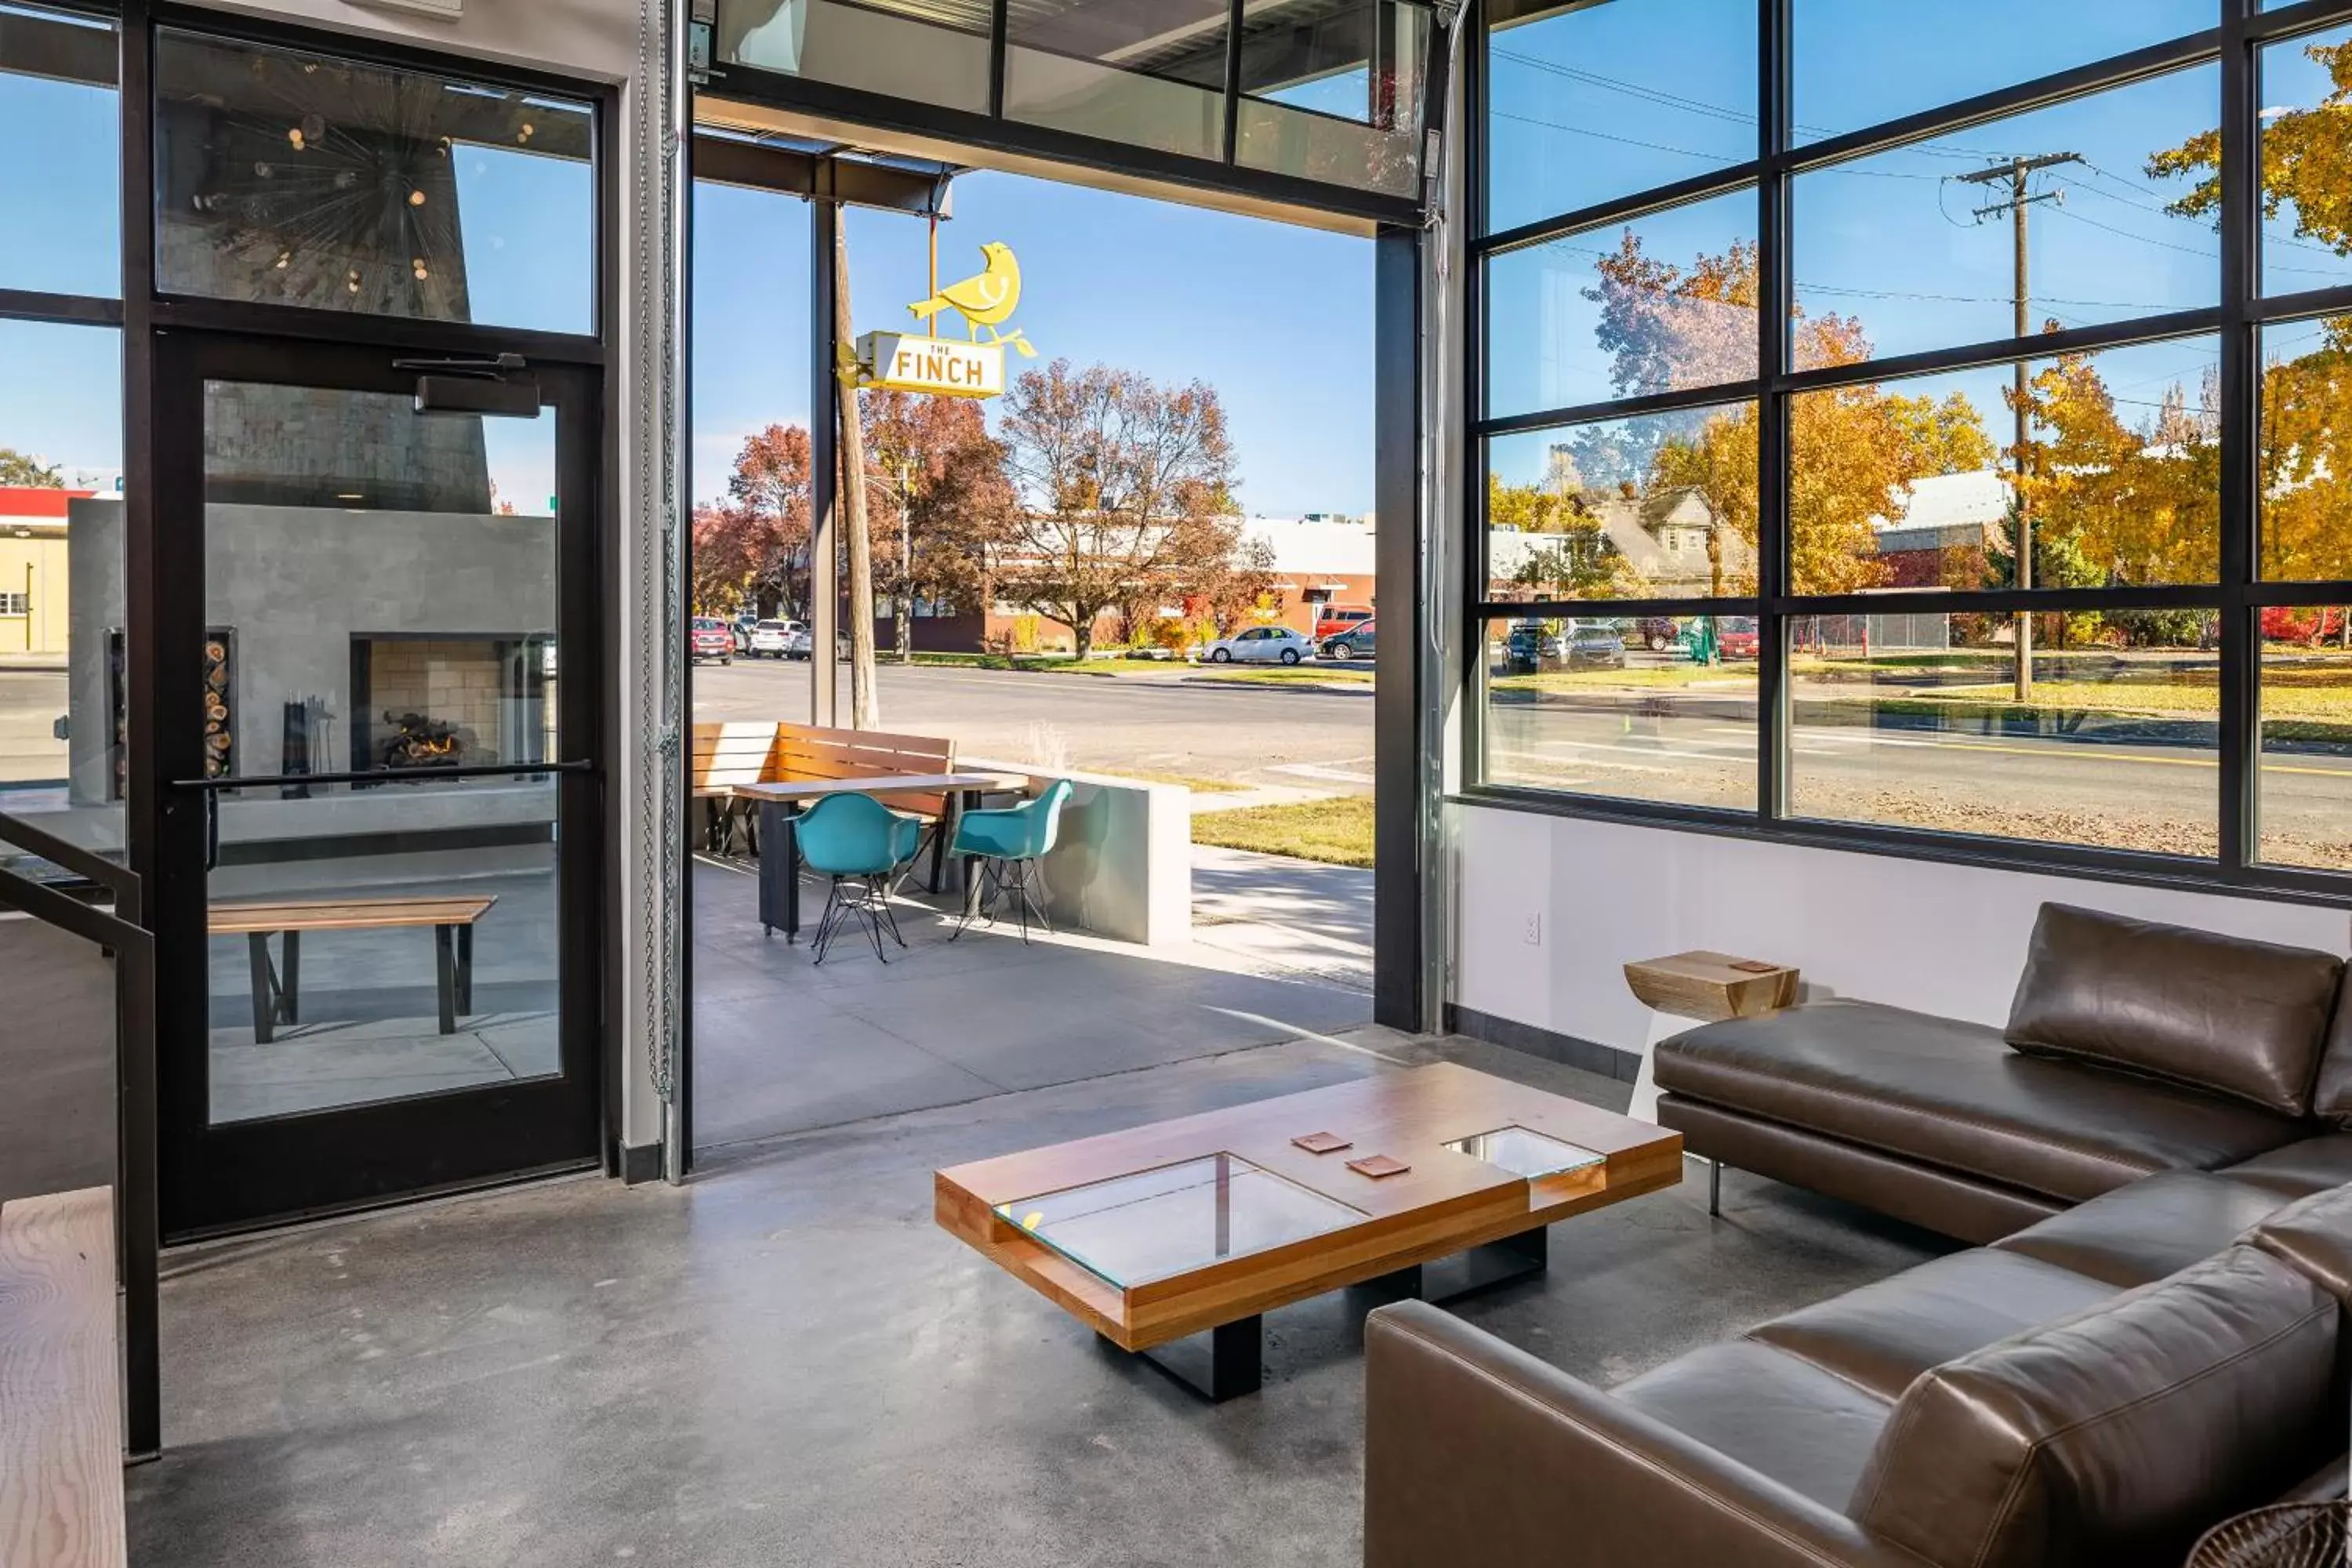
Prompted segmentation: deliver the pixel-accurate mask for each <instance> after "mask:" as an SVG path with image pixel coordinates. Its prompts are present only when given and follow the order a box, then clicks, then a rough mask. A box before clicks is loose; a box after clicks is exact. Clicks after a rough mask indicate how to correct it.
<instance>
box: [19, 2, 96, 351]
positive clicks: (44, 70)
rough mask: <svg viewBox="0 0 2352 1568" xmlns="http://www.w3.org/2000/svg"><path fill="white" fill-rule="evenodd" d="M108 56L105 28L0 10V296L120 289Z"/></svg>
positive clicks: (57, 15)
mask: <svg viewBox="0 0 2352 1568" xmlns="http://www.w3.org/2000/svg"><path fill="white" fill-rule="evenodd" d="M116 53H117V50H116V41H115V34H114V28H113V26H111V25H110V24H109V23H106V22H101V21H96V20H93V19H91V18H89V17H87V16H72V15H69V14H68V13H65V12H58V11H45V10H38V9H35V8H32V7H29V6H25V5H15V4H0V149H5V151H4V152H0V213H5V214H6V215H7V218H8V223H7V230H6V232H7V239H6V240H5V242H0V289H38V290H40V291H42V292H44V293H51V294H101V295H107V296H115V295H119V294H121V291H122V281H121V279H122V216H121V213H122V202H121V194H120V193H121V146H122V136H121V107H120V104H119V101H118V99H117V95H116V92H115V88H114V79H115V72H116ZM0 363H5V362H0Z"/></svg>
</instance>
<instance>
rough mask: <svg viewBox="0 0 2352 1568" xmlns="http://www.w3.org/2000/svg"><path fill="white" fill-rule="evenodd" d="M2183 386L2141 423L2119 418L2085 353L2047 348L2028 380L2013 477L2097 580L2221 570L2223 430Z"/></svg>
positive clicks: (2195, 576)
mask: <svg viewBox="0 0 2352 1568" xmlns="http://www.w3.org/2000/svg"><path fill="white" fill-rule="evenodd" d="M2183 390H2184V389H2180V388H2175V389H2174V395H2169V396H2168V397H2167V399H2166V401H2165V410H2164V414H2163V415H2162V416H2160V417H2159V418H2158V420H2157V421H2156V423H2155V424H2154V425H2153V426H2147V425H2130V424H2126V423H2125V421H2124V420H2123V418H2122V416H2120V415H2118V414H2117V412H2116V400H2115V397H2114V395H2112V394H2111V393H2109V392H2108V390H2107V387H2106V384H2105V382H2104V381H2102V380H2101V379H2100V376H2099V374H2098V372H2097V371H2096V370H2095V368H2094V367H2093V366H2092V364H2091V363H2090V362H2089V360H2088V359H2087V358H2086V357H2085V356H2084V355H2081V354H2068V355H2065V356H2063V357H2061V358H2059V359H2057V360H2054V361H2053V362H2051V363H2049V364H2047V365H2045V366H2043V367H2042V369H2041V370H2039V371H2038V372H2036V373H2035V374H2034V375H2033V376H2032V379H2031V380H2029V381H2028V382H2027V383H2026V412H2027V414H2028V415H2029V416H2030V422H2029V428H2030V430H2031V431H2032V435H2030V436H2029V437H2028V439H2027V443H2026V454H2025V458H2026V460H2025V461H2024V462H2023V463H2022V464H2021V465H2020V468H2021V473H2020V475H2019V479H2018V483H2019V486H2020V488H2021V493H2022V494H2023V496H2024V499H2025V500H2026V503H2027V504H2028V505H2029V506H2030V507H2031V508H2032V516H2033V526H2034V531H2035V533H2036V535H2037V536H2042V537H2047V538H2049V539H2050V540H2051V541H2052V542H2053V543H2057V542H2061V541H2063V542H2064V543H2065V544H2066V545H2067V546H2069V547H2070V548H2071V550H2072V551H2073V552H2074V554H2075V555H2077V556H2078V557H2079V558H2080V562H2081V565H2082V567H2083V568H2084V569H2085V571H2086V574H2088V575H2089V576H2091V578H2092V579H2093V582H2094V583H2095V584H2100V585H2117V586H2120V585H2123V584H2141V585H2146V584H2166V583H2210V582H2212V581H2213V580H2214V579H2215V577H2216V576H2217V575H2218V574H2220V571H2221V556H2220V553H2219V542H2220V540H2221V441H2220V439H2219V434H2220V433H2219V431H2218V430H2214V429H2211V428H2210V427H2208V426H2205V424H2204V423H2203V422H2202V421H2201V420H2200V419H2198V418H2196V417H2195V416H2191V415H2189V413H2188V410H2187V403H2186V398H2185V395H2181V394H2182V393H2183ZM2004 396H2006V397H2008V398H2010V399H2011V400H2012V401H2013V400H2014V399H2015V397H2016V394H2015V393H2013V392H2011V393H2006V394H2004ZM2039 564H2040V562H2039V561H2037V562H2036V565H2037V566H2038V565H2039ZM2035 581H2036V582H2047V583H2048V584H2049V585H2051V586H2074V585H2087V584H2064V583H2061V582H2055V581H2050V580H2047V579H2044V578H2042V577H2041V576H2040V575H2038V574H2037V576H2036V577H2035Z"/></svg>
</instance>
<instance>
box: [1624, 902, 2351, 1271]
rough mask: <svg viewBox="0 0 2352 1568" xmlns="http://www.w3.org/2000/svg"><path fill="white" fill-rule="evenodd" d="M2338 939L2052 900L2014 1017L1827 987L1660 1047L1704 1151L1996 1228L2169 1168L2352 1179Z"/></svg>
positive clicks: (1846, 1193)
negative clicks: (1985, 1021)
mask: <svg viewBox="0 0 2352 1568" xmlns="http://www.w3.org/2000/svg"><path fill="white" fill-rule="evenodd" d="M2343 971H2344V966H2343V964H2342V963H2340V962H2339V961H2338V960H2337V959H2336V958H2335V957H2334V956H2333V955H2331V954H2328V953H2324V952H2310V951H2307V950H2305V949H2302V948H2292V947H2280V946H2275V945H2273V944H2270V943H2266V942H2246V941H2242V940H2240V939H2237V938H2233V937H2224V936H2217V935H2214V934H2211V933H2210V932H2205V931H2188V930H2183V929H2181V928H2179V927H2176V926H2162V925H2152V924H2149V923H2147V922H2145V921H2126V920H2123V919H2120V918H2118V917H2116V916H2114V915H2108V914H2103V913H2099V912H2096V911H2094V910H2078V909H2072V908H2069V907H2067V906H2065V905H2062V904H2049V905H2044V906H2043V908H2042V912H2041V917H2040V919H2039V920H2038V921H2037V922H2036V923H2035V927H2034V931H2033V937H2032V944H2031V946H2030V948H2029V950H2028V952H2027V958H2026V965H2025V973H2024V974H2023V975H2022V976H2021V978H2020V979H2019V981H2018V986H2017V993H2016V995H2015V997H2014V999H2013V1001H2012V1003H2011V1010H2010V1017H2009V1024H2008V1026H2007V1027H2006V1028H2005V1029H1995V1028H1991V1027H1988V1026H1983V1025H1979V1024H1968V1023H1962V1022H1959V1021H1958V1020H1955V1019H1950V1018H1938V1017H1933V1016H1928V1015H1927V1014H1923V1013H1913V1012H1908V1011H1906V1010H1905V1009H1903V1008H1899V1007H1889V1006H1884V1005H1878V1004H1875V1003H1869V1002H1847V1001H1838V1002H1819V1003H1811V1004H1807V1005H1801V1006H1796V1007H1789V1008H1784V1009H1782V1010H1780V1011H1779V1012H1776V1013H1768V1014H1764V1015H1762V1016H1757V1017H1752V1018H1734V1019H1731V1020H1728V1021H1727V1022H1724V1023H1720V1024H1710V1025H1707V1026H1705V1027H1702V1028H1697V1029H1694V1030H1692V1031H1690V1032H1689V1033H1688V1034H1685V1035H1681V1036H1678V1037H1675V1038H1674V1039H1671V1040H1668V1041H1666V1042H1664V1044H1662V1045H1661V1046H1659V1047H1658V1053H1657V1068H1656V1071H1657V1081H1658V1087H1659V1089H1660V1090H1661V1096H1660V1099H1659V1101H1658V1120H1659V1121H1661V1122H1663V1123H1664V1124H1665V1125H1666V1126H1668V1127H1672V1128H1674V1129H1675V1130H1677V1131H1680V1132H1681V1133H1682V1134H1683V1139H1684V1144H1685V1148H1687V1149H1688V1150H1689V1151H1690V1152H1692V1153H1694V1154H1698V1155H1704V1156H1706V1157H1708V1158H1710V1159H1714V1160H1717V1161H1720V1162H1721V1163H1723V1164H1725V1165H1728V1166H1730V1167H1732V1168H1734V1169H1738V1170H1748V1171H1754V1172H1757V1173H1761V1174H1764V1175H1768V1176H1772V1177H1776V1178H1778V1179H1779V1180H1781V1181H1784V1182H1790V1183H1794V1184H1797V1185H1800V1186H1805V1187H1811V1188H1813V1189H1814V1190H1816V1191H1819V1192H1824V1193H1828V1194H1832V1195H1834V1196H1837V1197H1841V1198H1844V1199H1847V1200H1849V1201H1851V1202H1853V1203H1857V1204H1862V1205H1866V1206H1868V1207H1871V1208H1874V1209H1877V1210H1879V1211H1881V1212H1882V1213H1885V1214H1890V1215H1895V1216H1896V1217H1897V1218H1900V1219H1905V1220H1908V1221H1911V1222H1912V1223H1913V1224H1916V1225H1920V1226H1926V1227H1927V1228H1928V1229H1930V1230H1936V1231H1940V1232H1942V1233H1943V1234H1945V1235H1947V1236H1951V1237H1958V1238H1959V1239H1961V1240H1963V1241H1971V1242H1986V1241H1990V1240H1993V1239H1994V1238H1996V1237H2001V1236H2006V1235H2008V1234H2009V1233H2010V1232H2011V1231H2014V1230H2017V1229H2019V1228H2020V1227H2021V1226H2028V1225H2031V1224H2032V1223H2033V1222H2035V1221H2036V1220H2040V1219H2043V1218H2046V1217H2047V1216H2049V1215H2054V1214H2058V1213H2061V1212H2063V1210H2065V1209H2067V1208H2070V1207H2072V1206H2073V1205H2076V1204H2079V1203H2082V1202H2084V1201H2085V1200H2086V1199H2090V1198H2095V1197H2097V1196H2098V1195H2099V1194H2102V1193H2106V1192H2110V1191H2112V1190H2114V1189H2116V1188H2117V1187H2120V1186H2122V1185H2124V1184H2126V1183H2129V1182H2134V1181H2137V1180H2138V1179H2139V1178H2141V1177H2143V1176H2147V1175H2151V1174H2154V1173H2158V1172H2163V1171H2210V1170H2215V1169H2218V1168H2221V1167H2222V1166H2228V1165H2239V1164H2248V1165H2249V1166H2250V1168H2252V1169H2256V1170H2271V1171H2275V1172H2277V1173H2279V1174H2280V1175H2281V1176H2282V1178H2286V1177H2292V1178H2294V1179H2297V1180H2301V1179H2303V1178H2305V1177H2310V1178H2316V1179H2320V1180H2323V1181H2325V1182H2326V1183H2327V1184H2336V1183H2341V1182H2346V1181H2352V1135H2346V1134H2345V1133H2344V1132H2342V1131H2340V1130H2341V1129H2342V1128H2344V1127H2346V1126H2347V1125H2352V1005H2338V1000H2337V998H2338V994H2339V991H2341V990H2342V989H2343V984H2342V982H2343Z"/></svg>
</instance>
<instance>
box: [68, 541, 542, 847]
mask: <svg viewBox="0 0 2352 1568" xmlns="http://www.w3.org/2000/svg"><path fill="white" fill-rule="evenodd" d="M205 520H206V538H207V549H208V555H207V566H208V570H207V572H206V582H205V624H206V625H207V626H213V627H218V628H226V629H228V630H230V631H232V632H233V633H234V637H235V647H234V669H233V689H232V696H233V698H234V701H233V704H232V708H233V713H232V721H231V722H232V724H233V727H234V744H233V747H232V751H231V756H232V758H233V766H234V769H235V771H236V772H237V773H247V774H256V773H257V774H272V773H278V771H279V768H280V766H281V763H282V761H283V754H282V753H283V744H282V742H283V739H284V705H285V704H286V703H287V702H289V701H299V700H302V699H304V698H306V697H317V698H321V699H323V700H325V704H326V710H327V711H328V713H329V714H331V730H330V731H328V734H327V737H326V744H325V746H324V748H323V749H322V750H320V749H314V752H313V755H312V760H311V767H312V769H313V771H316V772H331V771H340V770H341V769H344V768H347V767H349V766H350V763H351V737H352V723H353V720H354V718H355V717H356V716H355V715H354V714H353V712H352V690H351V684H352V638H353V637H371V636H374V637H386V636H401V637H409V636H420V635H422V636H441V637H447V638H449V639H450V640H452V641H457V640H478V639H482V638H499V639H510V640H520V639H522V638H524V637H543V636H545V635H546V634H548V633H550V632H551V630H552V629H553V627H554V626H555V620H556V585H555V539H554V521H553V520H552V519H550V518H546V517H505V516H487V515H480V514H472V513H463V512H439V511H422V512H419V511H371V510H335V509H329V508H315V507H289V506H243V505H213V506H208V507H206V508H205ZM68 541H69V550H70V563H71V567H72V578H71V581H72V619H73V626H72V633H73V642H72V650H73V651H72V656H71V664H70V669H69V677H68V679H69V695H68V731H69V733H68V758H69V762H70V767H71V775H70V776H71V781H72V783H71V794H70V805H71V807H72V810H71V811H70V812H69V813H68V814H66V815H67V816H69V817H79V818H84V819H85V826H86V829H87V832H88V833H95V834H97V835H98V836H99V837H100V841H107V840H110V839H112V838H113V837H115V836H116V835H117V834H118V833H119V831H120V828H119V822H120V817H119V814H118V812H117V811H116V809H115V808H114V807H113V806H112V805H110V802H109V796H108V791H109V783H110V771H111V762H110V740H111V733H110V732H111V730H112V727H113V721H112V706H111V700H110V693H109V689H108V688H109V680H110V677H109V673H108V669H107V657H108V656H107V649H108V646H109V642H110V637H109V634H110V632H112V631H114V630H116V629H118V628H120V627H121V625H122V623H123V615H124V612H123V604H122V560H123V553H122V550H123V545H122V504H121V501H119V500H113V499H110V498H92V499H89V500H76V501H74V502H72V503H71V507H70V510H69V513H68ZM189 684H190V689H191V691H192V692H193V691H194V689H195V682H194V679H193V678H192V679H191V680H190V683H189ZM550 695H552V686H551V687H550ZM381 705H382V704H381V703H379V704H378V706H381ZM436 717H442V716H441V715H436ZM315 745H316V742H314V747H315ZM554 805H555V797H554V785H553V784H552V782H547V783H530V782H526V783H520V784H508V783H506V782H504V781H497V780H492V781H483V782H482V783H480V784H471V783H469V784H462V785H451V784H442V785H437V786H434V787H429V788H418V787H403V786H385V787H382V788H374V789H367V790H362V791H358V792H356V793H346V792H341V791H337V792H332V793H322V794H320V795H316V796H313V797H311V798H310V799H304V800H281V799H278V798H274V797H271V798H257V799H244V800H230V801H226V802H225V803H224V806H223V810H222V813H221V837H222V843H223V847H224V850H225V851H226V850H231V849H232V847H234V846H236V845H238V844H248V845H260V844H263V843H267V842H269V841H290V840H299V839H307V838H344V837H366V836H370V835H380V834H392V833H399V834H416V833H427V834H429V833H433V832H436V831H442V830H451V829H459V828H463V829H468V830H479V829H499V828H506V829H513V830H520V832H523V833H525V834H528V833H530V831H531V829H532V827H533V826H536V825H549V826H551V825H552V823H553V821H554V816H555V813H554ZM83 836H86V835H83ZM264 852H265V853H266V851H264Z"/></svg>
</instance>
